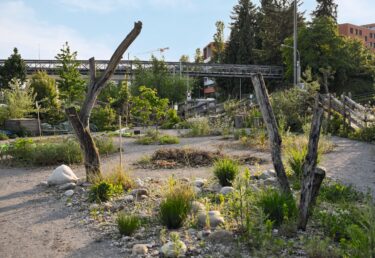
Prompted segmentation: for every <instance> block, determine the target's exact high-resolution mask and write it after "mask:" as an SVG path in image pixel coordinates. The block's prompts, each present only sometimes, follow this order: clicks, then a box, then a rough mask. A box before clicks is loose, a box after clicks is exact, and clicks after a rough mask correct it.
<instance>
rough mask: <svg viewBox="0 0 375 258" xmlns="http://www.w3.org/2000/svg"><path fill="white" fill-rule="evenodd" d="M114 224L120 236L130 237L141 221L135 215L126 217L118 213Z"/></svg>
mask: <svg viewBox="0 0 375 258" xmlns="http://www.w3.org/2000/svg"><path fill="white" fill-rule="evenodd" d="M116 223H117V228H118V230H119V232H120V234H121V235H125V236H130V235H132V234H133V233H134V232H135V231H136V230H137V229H138V228H139V226H140V225H141V220H140V218H139V217H138V216H136V215H127V214H125V213H124V212H120V213H119V214H118V215H117V219H116Z"/></svg>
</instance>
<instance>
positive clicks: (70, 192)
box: [64, 190, 74, 197]
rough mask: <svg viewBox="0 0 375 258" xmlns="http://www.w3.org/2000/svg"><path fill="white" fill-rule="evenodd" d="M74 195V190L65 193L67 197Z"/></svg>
mask: <svg viewBox="0 0 375 258" xmlns="http://www.w3.org/2000/svg"><path fill="white" fill-rule="evenodd" d="M73 194H74V191H73V190H67V191H65V192H64V195H65V196H66V197H71V196H73Z"/></svg>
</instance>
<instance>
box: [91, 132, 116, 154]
mask: <svg viewBox="0 0 375 258" xmlns="http://www.w3.org/2000/svg"><path fill="white" fill-rule="evenodd" d="M94 141H95V145H96V147H97V148H98V151H99V154H105V155H109V154H112V153H115V152H117V151H118V149H117V148H116V147H115V145H114V143H113V139H112V138H111V137H106V136H100V137H95V138H94Z"/></svg>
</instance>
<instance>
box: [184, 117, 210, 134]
mask: <svg viewBox="0 0 375 258" xmlns="http://www.w3.org/2000/svg"><path fill="white" fill-rule="evenodd" d="M186 122H187V124H188V127H189V128H190V131H189V133H188V136H192V137H196V136H207V135H210V125H209V123H208V119H207V117H194V118H189V119H187V120H186Z"/></svg>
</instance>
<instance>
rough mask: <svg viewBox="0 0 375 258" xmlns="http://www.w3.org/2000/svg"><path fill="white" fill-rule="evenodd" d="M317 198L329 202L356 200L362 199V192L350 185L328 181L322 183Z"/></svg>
mask: <svg viewBox="0 0 375 258" xmlns="http://www.w3.org/2000/svg"><path fill="white" fill-rule="evenodd" d="M319 199H321V200H324V201H328V202H331V203H338V202H358V201H361V200H363V199H364V194H363V193H361V192H358V191H357V190H355V189H354V188H353V186H351V185H349V186H347V185H344V184H342V183H339V182H329V183H326V184H323V185H322V187H321V189H320V191H319Z"/></svg>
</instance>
